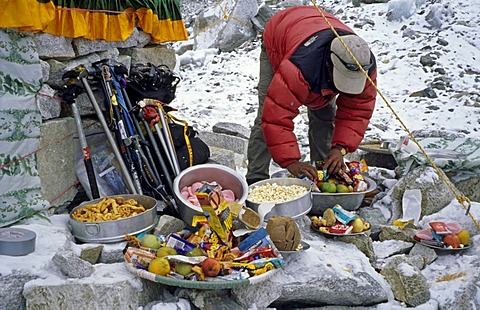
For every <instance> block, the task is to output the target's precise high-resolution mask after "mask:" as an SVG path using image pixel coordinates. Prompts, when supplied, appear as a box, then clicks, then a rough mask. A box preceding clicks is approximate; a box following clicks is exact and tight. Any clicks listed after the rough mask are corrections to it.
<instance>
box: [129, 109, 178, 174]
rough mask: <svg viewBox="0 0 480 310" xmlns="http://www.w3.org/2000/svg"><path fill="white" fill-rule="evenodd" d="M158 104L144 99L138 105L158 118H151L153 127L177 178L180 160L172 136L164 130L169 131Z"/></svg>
mask: <svg viewBox="0 0 480 310" xmlns="http://www.w3.org/2000/svg"><path fill="white" fill-rule="evenodd" d="M158 103H159V101H158V100H154V99H144V100H141V101H140V102H139V103H138V104H139V105H140V107H141V108H142V109H143V110H144V111H145V110H148V111H149V112H150V113H149V115H153V114H154V115H155V116H156V117H155V118H153V117H152V118H151V119H152V122H154V125H153V127H154V128H155V131H156V133H157V136H158V139H159V140H160V143H161V144H162V147H163V149H164V150H165V153H166V157H167V159H168V161H169V162H170V166H171V168H172V170H173V174H174V175H175V176H177V175H178V174H179V173H180V167H179V164H178V159H177V156H176V154H175V152H174V151H173V142H172V140H171V139H170V136H169V135H168V133H167V134H166V133H165V132H164V130H168V128H166V126H167V124H166V122H165V118H164V116H163V112H161V109H160V108H158V105H157V104H158ZM159 122H161V123H162V127H163V128H160V126H159V125H158V123H159ZM167 132H168V131H167Z"/></svg>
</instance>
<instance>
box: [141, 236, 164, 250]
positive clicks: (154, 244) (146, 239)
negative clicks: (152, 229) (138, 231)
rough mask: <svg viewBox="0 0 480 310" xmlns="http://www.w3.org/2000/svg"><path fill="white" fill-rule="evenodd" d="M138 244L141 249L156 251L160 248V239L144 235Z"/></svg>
mask: <svg viewBox="0 0 480 310" xmlns="http://www.w3.org/2000/svg"><path fill="white" fill-rule="evenodd" d="M140 244H141V245H142V246H143V247H146V248H151V249H158V248H160V247H161V246H162V242H161V241H160V239H159V238H158V237H157V236H156V235H153V234H146V235H145V236H143V237H142V239H140Z"/></svg>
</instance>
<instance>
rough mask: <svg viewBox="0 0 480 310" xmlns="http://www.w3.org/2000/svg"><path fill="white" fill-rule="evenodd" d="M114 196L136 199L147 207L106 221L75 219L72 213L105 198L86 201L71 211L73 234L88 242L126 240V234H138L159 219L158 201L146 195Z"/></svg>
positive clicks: (70, 224) (152, 225) (151, 226)
mask: <svg viewBox="0 0 480 310" xmlns="http://www.w3.org/2000/svg"><path fill="white" fill-rule="evenodd" d="M109 197H112V198H115V197H123V198H125V199H135V200H136V201H137V202H138V203H140V204H142V205H143V206H144V207H145V211H144V212H142V213H140V214H137V215H135V216H132V217H128V218H123V219H118V220H114V221H105V222H89V223H85V222H79V221H77V220H75V219H73V218H72V217H71V216H72V213H73V212H74V211H75V210H77V209H79V208H83V207H84V206H86V205H88V204H95V203H97V202H99V201H100V200H102V199H103V198H99V199H94V200H91V201H86V202H83V203H81V204H80V205H78V206H77V207H75V208H74V209H73V210H72V212H70V219H69V223H68V224H69V227H70V231H71V232H72V235H73V236H74V237H75V238H76V239H78V240H79V241H82V242H87V243H113V242H120V241H124V240H125V239H124V237H125V235H137V234H139V233H142V232H144V231H147V230H149V229H151V228H153V227H154V226H155V224H156V221H157V204H158V201H157V200H156V199H154V198H152V197H148V196H144V195H130V194H124V195H113V196H109Z"/></svg>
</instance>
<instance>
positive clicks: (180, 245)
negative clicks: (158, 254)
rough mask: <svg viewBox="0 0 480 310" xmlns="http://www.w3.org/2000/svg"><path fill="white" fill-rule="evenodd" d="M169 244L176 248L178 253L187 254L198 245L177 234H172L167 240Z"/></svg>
mask: <svg viewBox="0 0 480 310" xmlns="http://www.w3.org/2000/svg"><path fill="white" fill-rule="evenodd" d="M167 246H168V247H171V248H174V249H175V250H176V251H177V253H178V254H182V255H186V254H187V253H188V252H190V251H191V250H193V249H194V248H196V247H197V245H196V244H194V243H191V242H188V241H187V240H185V239H183V238H182V237H180V236H179V235H177V234H170V236H169V238H168V240H167Z"/></svg>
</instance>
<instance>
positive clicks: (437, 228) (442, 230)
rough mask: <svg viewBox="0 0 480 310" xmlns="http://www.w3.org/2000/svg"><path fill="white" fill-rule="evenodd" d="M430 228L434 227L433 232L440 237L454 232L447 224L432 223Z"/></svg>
mask: <svg viewBox="0 0 480 310" xmlns="http://www.w3.org/2000/svg"><path fill="white" fill-rule="evenodd" d="M430 227H432V229H433V231H434V232H435V233H436V234H438V235H446V234H451V233H452V231H451V230H450V229H448V226H447V224H445V223H444V222H430Z"/></svg>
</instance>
